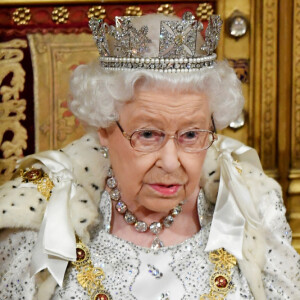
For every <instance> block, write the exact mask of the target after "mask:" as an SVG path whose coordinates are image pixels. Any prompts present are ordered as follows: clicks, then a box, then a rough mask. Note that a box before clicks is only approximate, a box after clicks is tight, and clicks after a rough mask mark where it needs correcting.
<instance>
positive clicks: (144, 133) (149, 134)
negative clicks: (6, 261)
mask: <svg viewBox="0 0 300 300" xmlns="http://www.w3.org/2000/svg"><path fill="white" fill-rule="evenodd" d="M154 135H155V134H154V133H153V131H151V130H144V131H142V132H141V133H140V137H142V138H145V139H150V138H153V137H154Z"/></svg>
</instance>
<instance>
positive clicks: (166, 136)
mask: <svg viewBox="0 0 300 300" xmlns="http://www.w3.org/2000/svg"><path fill="white" fill-rule="evenodd" d="M211 120H212V127H213V131H211V130H207V129H197V131H199V132H208V133H210V134H211V135H212V137H213V138H212V141H211V143H210V145H209V146H208V147H206V148H204V149H201V150H198V151H186V150H184V149H182V150H183V151H184V152H187V153H198V152H201V151H204V150H207V149H208V148H209V147H210V146H211V145H212V144H213V143H214V142H215V141H216V140H218V136H217V134H216V127H215V122H214V119H213V116H212V117H211ZM116 124H117V126H118V128H119V129H120V131H121V133H122V135H123V136H124V137H125V138H126V139H127V140H128V141H129V143H130V146H131V147H132V149H134V150H135V151H138V152H145V153H151V152H155V151H158V150H160V149H161V148H163V147H164V146H165V144H166V143H167V142H168V140H169V139H174V140H176V144H177V146H178V147H180V148H181V146H180V144H179V143H178V138H177V137H178V136H177V132H176V133H175V134H174V135H170V134H167V133H166V132H165V131H163V130H160V129H155V130H156V131H159V132H162V133H164V135H165V137H164V141H163V143H162V144H161V145H160V147H159V148H157V149H155V150H153V151H143V150H138V149H136V148H135V147H134V146H133V145H132V136H133V135H134V134H135V133H136V132H139V131H142V130H144V129H136V130H134V131H133V132H132V133H131V134H128V133H127V132H126V131H125V130H124V129H123V128H122V126H121V125H120V123H119V121H116ZM187 131H188V130H187Z"/></svg>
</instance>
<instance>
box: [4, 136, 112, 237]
mask: <svg viewBox="0 0 300 300" xmlns="http://www.w3.org/2000/svg"><path fill="white" fill-rule="evenodd" d="M100 151H101V149H100V145H99V142H98V140H97V138H96V137H95V136H93V135H90V134H89V135H85V136H83V137H82V138H81V139H79V140H76V141H74V142H72V143H71V144H69V145H67V146H66V147H65V148H63V149H60V150H52V151H46V152H40V153H36V154H33V155H30V156H28V157H25V158H23V159H22V160H20V162H19V167H18V169H17V171H16V172H15V175H14V177H13V179H12V180H10V181H8V182H6V183H5V184H3V185H2V186H1V187H0V215H1V217H0V229H2V228H26V229H32V230H37V229H39V227H40V225H41V222H42V219H43V216H44V212H45V209H46V207H47V204H48V200H49V199H48V198H49V196H50V195H51V189H52V187H53V186H54V185H55V184H56V182H59V181H60V180H66V181H70V182H71V184H72V186H73V187H74V191H75V193H74V195H72V197H70V198H72V199H70V201H69V209H70V214H71V215H72V222H73V223H76V226H75V228H77V229H78V230H79V231H81V233H82V231H85V230H86V227H87V226H88V225H89V224H91V223H93V222H92V221H91V219H95V218H96V217H97V216H96V215H95V214H96V213H95V212H96V211H97V209H96V207H97V206H98V203H99V201H100V192H101V190H102V189H103V187H104V179H105V174H106V169H107V168H108V165H107V162H106V161H105V160H103V158H102V155H101V154H100V153H99V152H100ZM26 171H29V172H30V171H33V173H39V174H40V175H39V176H40V178H39V179H38V178H36V177H34V178H33V179H35V180H33V179H32V180H31V179H30V178H29V176H26ZM67 173H68V176H67V175H66V174H67ZM24 174H25V175H24ZM35 175H36V174H35ZM46 178H47V182H48V183H47V184H44V183H43V182H44V181H45V180H46ZM50 198H51V196H50ZM83 227H84V228H85V229H83ZM79 228H82V229H81V230H80V229H79Z"/></svg>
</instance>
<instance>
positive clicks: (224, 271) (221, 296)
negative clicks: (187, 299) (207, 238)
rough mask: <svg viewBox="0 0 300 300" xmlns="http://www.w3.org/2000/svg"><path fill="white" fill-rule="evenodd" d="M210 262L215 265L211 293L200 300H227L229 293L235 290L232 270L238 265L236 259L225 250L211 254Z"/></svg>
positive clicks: (211, 280) (211, 278) (211, 279)
mask: <svg viewBox="0 0 300 300" xmlns="http://www.w3.org/2000/svg"><path fill="white" fill-rule="evenodd" d="M209 260H210V261H211V262H212V263H213V264H214V265H215V269H214V272H213V274H212V275H211V276H210V281H209V285H210V288H211V289H210V292H209V294H204V295H202V296H200V300H225V297H226V295H227V294H228V292H229V291H231V290H232V289H233V288H234V285H233V283H232V281H231V270H232V268H233V267H234V266H235V265H236V258H235V257H234V256H233V255H231V254H230V253H228V252H227V251H226V250H225V249H222V248H221V249H218V250H215V251H212V252H210V253H209Z"/></svg>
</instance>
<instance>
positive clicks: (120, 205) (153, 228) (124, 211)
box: [106, 168, 183, 249]
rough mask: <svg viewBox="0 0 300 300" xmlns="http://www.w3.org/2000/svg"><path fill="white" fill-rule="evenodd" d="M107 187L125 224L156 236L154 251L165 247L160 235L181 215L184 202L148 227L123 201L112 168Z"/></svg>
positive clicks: (153, 245) (109, 172)
mask: <svg viewBox="0 0 300 300" xmlns="http://www.w3.org/2000/svg"><path fill="white" fill-rule="evenodd" d="M106 185H107V187H108V188H109V189H110V193H109V195H110V198H111V199H112V200H113V201H115V202H116V205H115V208H116V211H117V212H118V213H119V214H121V215H123V217H124V220H125V222H126V223H127V224H129V225H133V226H134V227H135V229H136V231H137V232H140V233H144V232H147V231H148V229H149V230H150V232H151V233H153V234H154V235H155V238H154V240H153V242H152V245H151V248H152V249H158V248H161V247H164V243H163V242H162V241H161V240H160V239H159V237H158V235H159V234H160V233H161V231H162V230H163V229H164V228H169V227H170V226H171V225H172V224H173V222H174V218H175V217H176V216H178V215H179V214H180V213H181V210H182V205H183V202H181V203H179V204H178V205H177V206H175V207H174V208H173V209H172V210H171V211H170V212H169V214H168V215H167V216H166V217H164V218H162V220H161V221H158V222H152V223H151V224H150V225H148V224H147V223H146V222H144V221H141V220H138V218H137V217H136V216H135V215H134V214H133V213H132V212H131V211H130V210H129V209H128V208H127V205H126V204H125V203H124V202H123V201H122V200H121V193H120V191H119V189H118V187H117V180H116V179H115V177H114V175H113V170H112V168H109V170H108V174H107V179H106Z"/></svg>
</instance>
